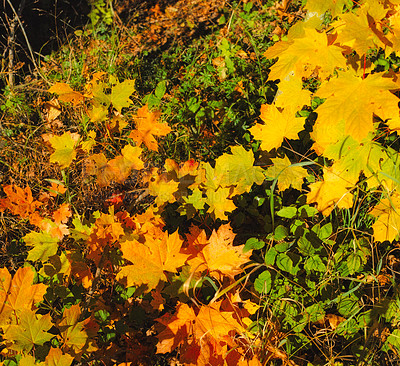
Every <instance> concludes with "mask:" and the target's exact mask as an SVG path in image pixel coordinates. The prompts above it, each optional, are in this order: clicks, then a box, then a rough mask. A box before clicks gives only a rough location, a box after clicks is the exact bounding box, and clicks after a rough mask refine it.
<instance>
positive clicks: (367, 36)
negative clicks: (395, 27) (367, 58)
mask: <svg viewBox="0 0 400 366" xmlns="http://www.w3.org/2000/svg"><path fill="white" fill-rule="evenodd" d="M387 12H388V10H387V9H384V7H383V5H382V4H380V3H379V2H378V1H375V2H370V3H365V4H362V5H361V6H360V7H359V8H358V9H357V11H356V12H354V13H353V12H348V13H346V14H342V15H341V16H340V19H339V20H337V21H336V22H334V23H333V24H332V26H333V27H335V29H336V31H337V33H338V37H337V39H336V42H338V43H340V44H342V45H345V46H348V47H349V48H351V51H353V50H355V51H356V52H357V53H358V54H359V55H360V56H362V55H364V54H366V53H367V52H368V51H369V50H370V49H374V48H376V47H378V48H379V47H382V48H385V47H386V45H391V43H390V41H389V40H388V39H387V38H386V37H385V35H384V33H383V31H382V30H378V29H377V27H376V26H375V25H374V23H375V22H379V21H380V20H381V19H383V18H385V17H386V13H387Z"/></svg>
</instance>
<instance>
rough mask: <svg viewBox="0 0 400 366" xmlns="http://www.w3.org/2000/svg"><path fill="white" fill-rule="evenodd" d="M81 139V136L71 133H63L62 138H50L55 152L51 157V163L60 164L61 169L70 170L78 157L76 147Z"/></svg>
mask: <svg viewBox="0 0 400 366" xmlns="http://www.w3.org/2000/svg"><path fill="white" fill-rule="evenodd" d="M79 138H80V136H79V134H77V133H71V132H69V131H67V132H65V133H63V134H62V135H61V136H52V137H50V138H49V142H50V144H51V146H52V147H53V149H54V150H55V151H54V153H53V154H51V155H50V162H51V163H58V164H59V165H60V168H61V169H64V168H68V167H69V166H70V164H71V163H72V160H74V159H75V157H76V151H75V147H76V145H77V142H78V141H79Z"/></svg>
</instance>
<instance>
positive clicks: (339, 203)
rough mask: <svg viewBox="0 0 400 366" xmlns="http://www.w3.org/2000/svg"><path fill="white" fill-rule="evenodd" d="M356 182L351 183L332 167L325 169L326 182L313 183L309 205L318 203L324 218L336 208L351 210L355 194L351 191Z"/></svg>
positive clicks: (308, 196)
mask: <svg viewBox="0 0 400 366" xmlns="http://www.w3.org/2000/svg"><path fill="white" fill-rule="evenodd" d="M354 184H355V182H349V181H347V180H345V179H343V178H342V177H341V176H340V172H339V171H337V170H336V168H335V166H334V165H332V167H330V168H324V180H323V181H321V182H316V183H311V184H310V189H311V191H310V192H309V193H308V194H307V203H314V202H316V203H317V208H318V210H319V211H320V212H322V214H323V215H324V216H328V215H329V214H330V213H331V212H332V210H333V209H334V208H335V207H338V208H351V207H352V206H353V194H352V193H351V189H352V188H353V186H354Z"/></svg>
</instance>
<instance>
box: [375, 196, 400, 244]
mask: <svg viewBox="0 0 400 366" xmlns="http://www.w3.org/2000/svg"><path fill="white" fill-rule="evenodd" d="M370 214H371V215H372V216H375V217H377V220H376V221H375V223H374V224H373V225H372V228H373V229H374V238H375V240H376V241H380V242H383V241H385V240H389V241H390V242H392V241H393V240H395V239H396V238H397V237H398V235H399V232H400V194H399V193H397V192H395V193H393V194H392V195H391V196H390V197H387V198H384V199H382V200H381V201H380V202H379V203H378V204H377V205H376V206H375V207H374V208H373V209H372V211H371V212H370Z"/></svg>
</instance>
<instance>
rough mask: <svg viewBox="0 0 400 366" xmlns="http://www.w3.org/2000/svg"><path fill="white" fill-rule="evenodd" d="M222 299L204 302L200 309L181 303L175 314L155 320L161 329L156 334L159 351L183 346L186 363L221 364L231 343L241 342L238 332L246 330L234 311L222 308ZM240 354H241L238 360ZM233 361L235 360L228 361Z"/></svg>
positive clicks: (168, 350)
mask: <svg viewBox="0 0 400 366" xmlns="http://www.w3.org/2000/svg"><path fill="white" fill-rule="evenodd" d="M220 306H221V302H218V303H213V304H210V305H202V306H201V307H200V309H199V310H198V311H195V310H193V309H192V308H190V307H189V306H188V305H187V304H184V303H178V305H177V311H176V313H175V314H174V315H171V314H165V315H164V316H162V317H161V318H159V319H156V320H157V321H158V322H159V323H160V324H161V325H163V326H164V327H161V325H160V326H159V327H160V329H162V328H163V329H162V331H161V332H160V333H159V334H158V335H157V338H158V339H159V342H158V344H157V353H167V352H171V351H173V350H174V349H176V348H178V347H179V348H180V353H181V355H182V357H181V360H182V361H184V363H185V365H210V364H211V365H220V364H221V365H222V364H225V363H224V360H225V359H226V357H227V356H228V354H229V352H227V350H228V346H229V347H233V348H235V347H236V346H237V345H238V344H237V343H236V340H235V338H234V337H235V335H237V334H241V333H243V332H244V331H245V329H244V328H243V326H242V325H240V324H239V322H238V321H237V320H236V319H235V313H234V312H232V311H222V310H221V309H220ZM239 358H240V355H238V359H239ZM229 364H233V363H229Z"/></svg>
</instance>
